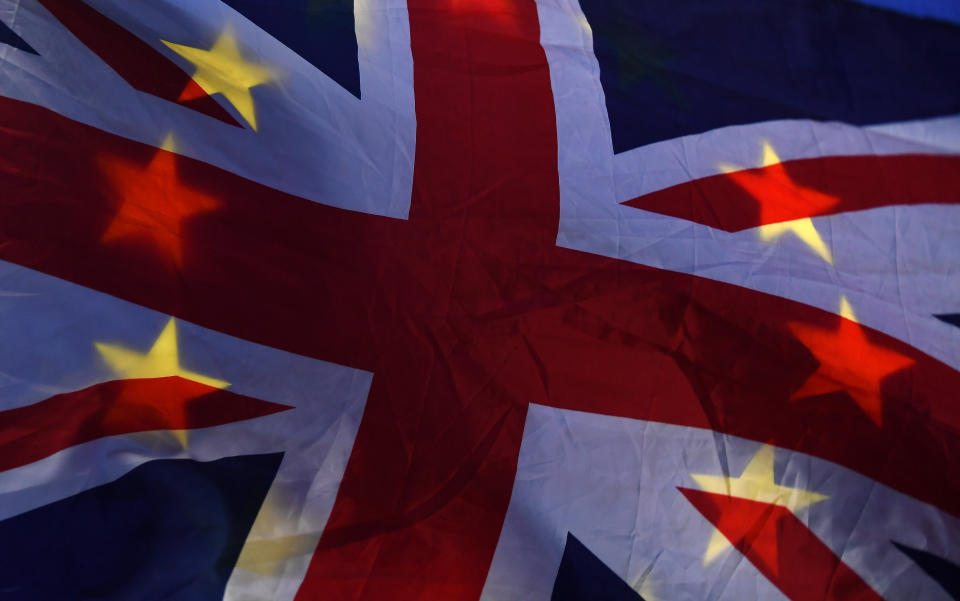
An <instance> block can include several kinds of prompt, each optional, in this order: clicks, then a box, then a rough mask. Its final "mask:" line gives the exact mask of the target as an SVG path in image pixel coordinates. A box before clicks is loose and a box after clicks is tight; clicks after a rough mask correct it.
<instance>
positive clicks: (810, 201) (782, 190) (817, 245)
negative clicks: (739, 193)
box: [719, 141, 837, 265]
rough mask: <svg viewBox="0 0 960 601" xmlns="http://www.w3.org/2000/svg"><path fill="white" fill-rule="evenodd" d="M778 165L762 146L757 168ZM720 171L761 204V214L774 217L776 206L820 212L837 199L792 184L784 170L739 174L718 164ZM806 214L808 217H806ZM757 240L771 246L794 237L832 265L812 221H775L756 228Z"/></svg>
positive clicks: (768, 148) (771, 152)
mask: <svg viewBox="0 0 960 601" xmlns="http://www.w3.org/2000/svg"><path fill="white" fill-rule="evenodd" d="M780 163H781V161H780V157H779V156H777V153H776V151H775V150H774V149H773V146H771V145H770V143H769V142H767V141H764V143H763V159H762V161H761V164H760V165H759V166H760V167H773V166H775V165H779V164H780ZM719 168H720V170H721V171H723V172H724V173H727V174H730V175H731V176H732V177H733V178H734V181H736V182H737V184H738V185H740V186H741V187H743V188H744V189H746V190H747V191H748V192H750V194H751V195H753V196H754V197H755V198H756V199H757V201H758V202H759V203H760V209H761V212H770V213H771V214H776V213H777V210H778V208H780V207H778V205H779V204H784V205H788V206H790V205H800V206H808V207H809V208H810V210H815V209H820V208H823V207H828V206H831V205H833V204H836V202H837V199H836V198H834V197H832V196H828V195H826V194H823V193H821V192H819V191H817V190H812V189H810V188H807V187H804V186H800V185H798V184H796V183H795V182H793V181H792V179H791V178H790V176H789V175H788V174H787V172H786V170H785V169H783V168H782V167H781V168H778V169H773V170H769V169H768V170H766V172H765V173H763V174H756V173H753V172H752V171H750V170H746V171H742V170H740V169H738V168H736V167H733V166H731V165H727V164H721V165H720V166H719ZM808 214H809V213H808ZM757 232H758V234H759V236H760V239H761V240H763V241H764V242H772V241H774V240H776V239H777V238H779V237H780V236H783V235H784V234H787V233H791V232H792V233H793V234H794V235H796V236H797V237H798V238H800V240H802V241H803V242H804V243H806V245H807V246H809V247H810V248H811V249H812V250H813V252H815V253H816V254H817V256H819V257H820V258H821V259H823V260H824V261H826V262H827V263H830V264H831V265H833V256H832V255H831V254H830V249H829V248H828V247H827V245H826V243H825V242H824V241H823V238H822V237H821V236H820V233H819V232H818V231H817V228H816V227H814V225H813V220H812V219H810V218H809V217H804V218H801V219H792V220H789V221H780V220H777V221H776V222H775V223H767V224H766V225H761V226H760V227H758V228H757Z"/></svg>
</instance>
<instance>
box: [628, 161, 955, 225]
mask: <svg viewBox="0 0 960 601" xmlns="http://www.w3.org/2000/svg"><path fill="white" fill-rule="evenodd" d="M825 197H826V198H825ZM827 199H830V200H831V201H832V202H827ZM956 203H960V156H943V155H920V154H915V155H890V156H829V157H818V158H811V159H798V160H793V161H784V162H783V163H778V164H775V165H771V166H769V167H758V168H756V169H746V170H744V171H739V172H733V173H726V174H723V173H721V174H717V175H712V176H709V177H704V178H701V179H695V180H691V181H688V182H684V183H682V184H677V185H675V186H671V187H669V188H665V189H663V190H658V191H657V192H651V193H650V194H645V195H644V196H640V197H638V198H634V199H632V200H628V201H626V202H624V203H623V204H625V205H627V206H629V207H634V208H637V209H643V210H645V211H652V212H654V213H659V214H661V215H669V216H671V217H678V218H680V219H686V220H688V221H695V222H697V223H702V224H703V225H707V226H710V227H713V228H718V229H722V230H725V231H728V232H737V231H740V230H745V229H749V228H752V227H757V226H760V225H766V224H769V223H778V222H782V221H791V220H793V219H800V218H803V217H816V216H818V215H834V214H836V213H843V212H846V211H860V210H863V209H873V208H877V207H886V206H893V205H918V204H956Z"/></svg>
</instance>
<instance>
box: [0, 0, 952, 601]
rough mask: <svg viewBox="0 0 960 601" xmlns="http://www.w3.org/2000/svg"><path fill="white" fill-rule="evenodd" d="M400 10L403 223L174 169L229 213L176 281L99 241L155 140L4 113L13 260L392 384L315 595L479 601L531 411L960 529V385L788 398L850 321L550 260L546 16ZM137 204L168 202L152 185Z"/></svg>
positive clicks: (339, 509) (201, 222) (553, 170)
mask: <svg viewBox="0 0 960 601" xmlns="http://www.w3.org/2000/svg"><path fill="white" fill-rule="evenodd" d="M408 5H409V8H410V27H411V37H412V45H413V57H414V77H415V91H416V107H417V150H416V151H417V154H416V165H415V171H414V190H413V199H412V204H411V209H410V216H409V220H394V219H388V218H380V217H373V216H369V215H366V214H360V213H355V212H350V211H344V210H340V209H335V208H330V207H327V206H323V205H320V204H317V203H313V202H309V201H306V200H303V199H299V198H296V197H292V196H289V195H285V194H282V193H279V192H277V191H275V190H271V189H269V188H266V187H264V186H260V185H258V184H253V183H251V182H249V181H247V180H244V179H242V178H239V177H237V176H234V175H233V174H230V173H228V172H225V171H222V170H219V169H216V168H213V167H210V166H209V165H206V164H204V163H200V162H197V161H192V160H188V159H178V169H177V170H176V173H177V175H178V177H179V178H180V185H181V186H183V187H184V188H188V189H190V190H193V191H201V192H205V193H207V194H209V195H211V196H213V197H215V198H216V199H217V201H218V202H219V203H220V207H219V208H218V209H216V210H215V211H213V212H207V213H198V214H195V215H193V216H192V217H190V218H188V219H186V220H184V222H183V224H182V228H181V230H180V231H181V233H182V236H183V238H184V239H183V245H182V253H183V255H182V257H183V263H182V266H178V265H177V264H176V263H175V262H173V261H170V260H169V257H163V256H158V254H157V252H158V251H157V248H158V246H157V245H156V244H152V243H150V241H149V237H147V239H146V242H145V243H143V244H138V243H137V242H136V240H135V239H133V238H131V237H130V236H125V237H124V238H123V239H122V240H116V241H113V242H111V243H110V244H103V243H101V238H102V235H103V232H104V230H105V228H107V227H108V226H109V224H110V223H111V221H112V219H113V214H114V211H115V207H116V206H118V202H117V194H118V192H117V190H116V189H115V186H114V185H113V184H112V183H111V182H110V180H109V179H108V178H107V177H105V175H104V174H103V173H102V172H99V171H98V170H97V165H102V164H103V163H102V162H98V161H100V160H101V158H102V157H105V156H119V157H123V158H124V159H125V160H127V161H137V162H139V163H140V164H142V165H143V166H144V167H145V168H146V167H147V166H148V165H149V163H150V161H151V159H152V158H153V157H154V155H155V153H156V152H157V151H156V149H154V148H150V147H145V146H141V145H138V144H136V143H133V142H130V141H128V140H123V139H120V138H116V137H114V136H111V135H109V134H106V133H103V132H100V131H97V130H95V129H93V128H89V127H86V126H83V125H79V124H77V123H75V122H71V121H69V120H67V119H64V118H62V117H59V116H56V115H55V114H53V113H51V112H49V111H46V110H44V109H40V108H37V107H34V106H31V105H26V104H22V103H18V102H15V101H9V100H2V101H0V107H2V110H0V132H2V135H0V157H2V158H0V166H2V168H0V186H2V189H3V190H4V194H2V195H0V258H2V259H5V260H8V261H14V262H17V263H21V264H24V265H27V266H30V267H33V268H36V269H40V270H42V271H45V272H47V273H51V274H54V275H57V276H59V277H63V278H66V279H69V280H72V281H76V282H78V283H81V284H83V285H85V286H89V287H91V288H94V289H97V290H101V291H104V292H108V293H110V294H113V295H116V296H119V297H121V298H124V299H128V300H130V301H133V302H136V303H139V304H141V305H145V306H148V307H151V308H154V309H157V310H159V311H162V312H164V313H167V314H171V315H175V316H178V317H181V318H183V319H187V320H190V321H192V322H195V323H198V324H201V325H204V326H206V327H210V328H213V329H217V330H221V331H224V332H227V333H229V334H232V335H236V336H239V337H243V338H246V339H249V340H253V341H257V342H260V343H263V344H267V345H270V346H274V347H278V348H282V349H285V350H289V351H293V352H298V353H302V354H305V355H309V356H311V357H316V358H319V359H324V360H328V361H333V362H336V363H340V364H344V365H349V366H352V367H357V368H362V369H366V370H369V371H371V372H373V373H374V374H375V375H374V379H373V384H372V388H371V390H370V395H369V398H368V399H367V406H366V412H365V414H364V417H363V421H362V424H361V426H360V429H359V433H358V435H357V438H356V442H355V444H354V449H353V453H352V455H351V458H350V462H349V465H348V467H347V471H346V474H345V476H344V479H343V482H342V484H341V486H340V490H339V494H338V497H337V501H336V504H335V506H334V508H333V512H332V515H331V516H330V520H329V523H328V524H327V527H326V530H325V531H324V534H323V537H322V539H321V541H320V544H319V548H318V550H317V552H316V554H315V556H314V558H313V562H312V564H311V567H310V570H309V572H308V574H307V577H306V579H305V581H304V583H303V586H302V587H301V591H300V595H299V597H298V599H301V600H311V599H324V600H335V599H364V600H370V601H381V600H384V599H390V600H391V601H406V600H414V599H436V600H442V601H458V600H463V601H474V600H475V599H477V597H478V595H479V593H480V590H481V588H482V586H483V582H484V579H485V577H486V572H487V568H488V566H489V563H490V560H491V557H492V555H493V551H494V548H495V545H496V543H497V539H498V537H499V532H500V527H501V524H502V521H503V517H504V514H505V511H506V508H507V504H508V502H509V498H510V491H511V488H512V486H513V479H514V474H515V470H516V461H517V454H518V450H519V446H520V441H521V436H522V429H523V423H524V417H525V413H526V408H527V406H528V404H529V403H542V404H547V405H552V406H558V407H565V408H570V409H579V410H584V411H592V412H599V413H608V414H614V415H621V416H626V417H633V418H642V419H651V420H659V421H665V422H671V423H677V424H685V425H690V426H697V427H705V428H712V429H714V430H718V431H723V432H728V433H731V434H735V435H739V436H743V437H746V438H750V439H753V440H757V441H763V442H769V443H772V444H775V445H777V446H781V447H786V448H792V449H797V450H799V451H802V452H805V453H810V454H813V455H817V456H820V457H824V458H827V459H829V460H832V461H835V462H837V463H841V464H843V465H846V466H848V467H851V468H853V469H856V470H858V471H860V472H862V473H864V474H867V475H868V476H870V477H872V478H874V479H877V480H879V481H881V482H884V483H887V484H889V485H890V486H893V487H895V488H898V489H900V490H902V491H904V492H907V493H908V494H911V495H913V496H916V497H918V498H920V499H922V500H925V501H927V502H930V503H933V504H936V505H938V506H940V507H942V508H944V509H945V510H947V511H949V512H951V513H953V514H955V515H960V494H958V493H960V473H958V472H957V470H955V469H951V466H950V465H949V462H948V458H949V456H950V454H951V453H953V454H956V453H957V452H960V435H958V432H960V416H958V414H957V412H956V411H955V410H953V409H951V408H950V401H951V400H952V398H951V395H950V393H951V392H952V391H955V390H957V389H960V377H958V374H957V372H955V371H954V370H952V369H951V368H949V367H947V366H945V365H943V364H942V363H939V362H937V361H935V360H933V359H931V358H929V357H927V356H926V355H923V354H922V353H920V352H918V351H916V350H915V349H913V348H911V347H909V346H908V345H906V344H904V343H902V342H899V341H897V340H894V339H892V338H890V337H887V336H884V335H881V334H879V333H876V332H873V331H867V333H866V335H867V336H868V338H869V339H870V340H871V341H872V342H873V343H875V344H878V345H882V346H883V347H884V348H887V349H890V350H892V351H896V352H898V353H900V354H903V355H905V356H907V357H910V358H911V359H913V360H914V364H913V365H912V366H910V368H909V369H904V370H902V371H900V372H897V373H895V374H893V375H891V376H889V377H887V378H886V379H885V380H884V382H883V385H882V387H879V388H878V390H882V393H883V403H884V416H885V417H884V422H883V426H882V427H877V425H876V424H874V423H873V422H872V421H871V420H870V419H869V418H868V417H867V416H865V415H864V414H863V413H862V412H861V411H860V409H859V407H858V406H857V405H856V403H854V402H852V401H851V400H850V399H849V398H847V397H845V396H843V393H842V391H841V392H838V393H835V394H833V395H832V396H830V395H828V396H825V397H816V398H811V399H804V400H802V401H791V400H790V398H791V395H792V394H793V392H794V391H796V390H797V389H799V388H800V387H801V386H802V385H803V384H804V382H805V380H806V379H807V378H808V377H809V376H810V375H811V374H813V373H814V372H816V370H817V368H818V363H817V361H816V359H815V358H814V356H813V355H812V354H811V353H810V351H809V350H807V348H806V347H805V346H804V345H803V344H802V343H801V342H800V341H798V340H797V339H796V338H795V337H794V335H793V334H792V333H791V331H790V329H789V327H788V326H787V323H788V322H792V323H807V324H810V325H811V326H816V327H819V328H822V329H830V328H832V329H835V330H836V329H839V323H840V321H839V320H840V318H839V317H837V316H835V315H832V314H827V313H825V312H822V311H820V310H817V309H813V308H811V307H809V306H806V305H801V304H798V303H795V302H791V301H788V300H784V299H781V298H776V297H771V296H767V295H764V294H760V293H757V292H753V291H750V290H746V289H742V288H738V287H735V286H730V285H726V284H720V283H716V282H712V281H708V280H703V279H699V278H695V277H691V276H687V275H681V274H674V273H669V272H664V271H660V270H656V269H652V268H647V267H644V266H640V265H636V264H632V263H627V262H623V261H618V260H615V259H611V258H607V257H602V256H596V255H591V254H586V253H582V252H577V251H573V250H568V249H564V248H560V247H557V246H556V244H555V241H556V235H557V227H558V222H559V192H558V174H557V135H556V124H555V114H554V105H553V98H552V93H551V88H550V79H549V71H548V66H547V62H546V58H545V55H544V52H543V49H542V48H541V46H540V42H539V26H538V20H537V14H536V7H535V5H534V2H533V0H516V1H515V2H507V1H506V0H503V1H502V2H498V3H496V4H491V3H489V2H484V1H483V0H441V1H437V0H430V1H428V0H409V1H408ZM640 117H641V118H642V116H640ZM161 152H162V151H161ZM129 198H134V199H139V200H135V202H142V203H144V204H148V205H149V204H150V203H152V202H159V200H158V199H154V198H152V197H151V194H150V191H149V190H148V189H144V190H138V191H137V195H133V194H132V193H131V194H130V196H129ZM129 198H128V200H129ZM851 360H856V358H851ZM931 433H932V434H933V436H931ZM664 510H665V511H667V510H669V508H664Z"/></svg>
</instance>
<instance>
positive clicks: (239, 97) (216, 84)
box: [161, 26, 271, 130]
mask: <svg viewBox="0 0 960 601" xmlns="http://www.w3.org/2000/svg"><path fill="white" fill-rule="evenodd" d="M161 41H162V42H163V43H164V44H166V45H167V46H168V47H169V48H170V49H171V50H173V51H174V52H176V53H177V54H179V55H180V56H182V57H183V58H185V59H187V60H188V61H190V62H191V63H193V64H194V65H195V66H196V67H197V70H196V72H195V73H194V74H193V80H194V81H195V82H197V85H199V86H200V87H201V88H203V91H204V92H206V93H207V94H210V95H213V94H216V93H220V94H223V95H224V96H225V97H226V99H227V100H228V101H230V104H232V105H233V106H234V107H235V108H236V109H237V111H238V112H239V113H240V114H241V115H243V118H244V119H246V120H247V123H249V124H250V127H252V128H253V129H254V130H256V129H257V117H256V113H255V111H254V108H253V97H252V96H251V95H250V88H252V87H254V86H258V85H260V84H262V83H265V82H267V81H270V79H271V75H270V71H268V70H267V69H266V68H264V67H261V66H259V65H255V64H253V63H251V62H250V61H248V60H246V59H245V58H243V55H242V54H240V48H239V47H238V46H237V39H236V38H235V37H234V35H233V30H232V28H230V27H229V26H228V27H227V28H226V29H224V30H223V33H221V34H220V37H219V38H218V39H217V41H216V43H214V45H213V48H211V49H210V50H203V49H201V48H193V47H191V46H183V45H181V44H174V43H173V42H168V41H166V40H161Z"/></svg>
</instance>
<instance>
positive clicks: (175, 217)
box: [100, 149, 221, 267]
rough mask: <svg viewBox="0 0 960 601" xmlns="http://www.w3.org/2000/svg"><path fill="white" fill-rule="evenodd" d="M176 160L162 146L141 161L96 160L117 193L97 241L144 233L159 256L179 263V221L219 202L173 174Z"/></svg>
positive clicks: (213, 208) (140, 235)
mask: <svg viewBox="0 0 960 601" xmlns="http://www.w3.org/2000/svg"><path fill="white" fill-rule="evenodd" d="M176 161H177V155H176V154H174V153H172V152H169V151H167V150H164V149H157V154H156V155H155V156H154V157H153V159H152V160H151V161H150V163H149V164H148V165H147V166H146V167H143V166H140V165H137V164H135V163H133V162H131V161H129V160H127V159H122V158H118V157H108V158H105V159H102V160H101V161H100V166H101V169H102V171H103V173H104V175H106V176H107V178H108V179H109V180H110V182H111V184H112V185H113V187H114V189H115V190H116V192H117V194H118V195H119V196H120V204H119V206H117V208H116V213H115V214H114V216H113V219H112V221H110V224H109V225H108V226H107V229H106V230H104V232H103V236H102V237H101V238H100V240H101V242H104V243H110V242H115V241H118V240H123V239H130V238H137V239H141V240H143V239H146V240H149V241H150V243H151V244H152V245H153V247H154V250H155V251H157V252H158V253H159V254H160V255H161V256H162V257H165V258H167V259H168V260H169V261H172V262H173V263H174V265H176V266H177V267H182V266H183V223H184V221H185V220H187V219H189V218H190V217H192V216H194V215H196V214H198V213H204V212H207V211H213V210H215V209H217V208H219V207H220V206H221V203H220V202H219V201H217V200H216V199H214V198H212V197H210V196H209V195H207V194H204V193H201V192H198V191H196V190H194V189H193V188H191V187H189V186H186V185H184V184H183V183H182V182H181V181H180V179H179V177H178V175H177V166H176Z"/></svg>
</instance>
